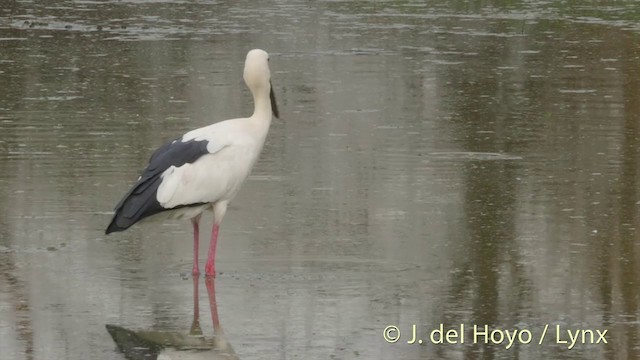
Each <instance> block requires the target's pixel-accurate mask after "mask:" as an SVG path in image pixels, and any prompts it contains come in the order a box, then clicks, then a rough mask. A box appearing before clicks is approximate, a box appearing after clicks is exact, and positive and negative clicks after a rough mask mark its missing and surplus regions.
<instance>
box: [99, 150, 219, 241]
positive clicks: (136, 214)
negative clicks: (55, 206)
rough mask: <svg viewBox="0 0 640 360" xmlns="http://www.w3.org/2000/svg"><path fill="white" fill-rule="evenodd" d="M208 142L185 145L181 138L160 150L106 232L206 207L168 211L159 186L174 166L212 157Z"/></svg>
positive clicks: (118, 207)
mask: <svg viewBox="0 0 640 360" xmlns="http://www.w3.org/2000/svg"><path fill="white" fill-rule="evenodd" d="M208 144H209V142H208V141H206V140H198V141H197V140H189V141H185V142H183V141H182V140H181V139H180V138H179V139H176V140H173V141H170V142H168V143H166V144H164V145H162V146H161V147H160V148H158V149H157V150H156V151H155V152H154V153H153V155H151V159H149V165H148V166H147V168H146V169H145V170H144V172H143V173H142V175H141V176H140V178H139V179H138V182H136V184H135V185H133V187H132V188H131V189H130V190H129V192H127V194H126V195H125V196H124V197H123V198H122V200H120V202H119V203H118V205H116V208H115V214H114V215H113V219H111V223H110V224H109V226H108V227H107V230H106V231H105V233H106V234H109V233H112V232H116V231H123V230H126V229H128V228H129V227H131V225H133V224H135V223H136V222H138V221H140V220H142V219H144V218H146V217H148V216H151V215H155V214H157V213H159V212H162V211H166V210H173V209H177V208H179V207H184V206H196V205H202V204H203V203H198V204H189V205H181V206H178V207H174V208H164V207H162V205H160V203H159V202H158V200H157V191H158V187H159V186H160V184H161V183H162V177H161V175H162V173H163V172H164V171H165V170H167V169H168V168H170V167H171V166H175V167H180V166H182V165H184V164H188V163H189V164H190V163H193V162H195V161H196V160H198V159H199V158H200V157H201V156H203V155H206V154H209V151H208V150H207V145H208Z"/></svg>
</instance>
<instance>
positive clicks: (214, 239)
mask: <svg viewBox="0 0 640 360" xmlns="http://www.w3.org/2000/svg"><path fill="white" fill-rule="evenodd" d="M219 229H220V226H218V224H215V223H214V224H213V230H211V243H210V244H209V255H208V257H207V264H206V265H205V267H204V273H205V275H207V276H213V277H215V276H216V265H215V263H216V245H217V244H218V230H219Z"/></svg>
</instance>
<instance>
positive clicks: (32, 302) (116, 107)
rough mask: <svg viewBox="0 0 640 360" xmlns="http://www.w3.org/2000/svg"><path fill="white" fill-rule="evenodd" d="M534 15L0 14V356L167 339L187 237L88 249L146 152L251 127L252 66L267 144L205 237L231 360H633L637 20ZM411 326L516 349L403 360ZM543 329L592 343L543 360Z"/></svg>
mask: <svg viewBox="0 0 640 360" xmlns="http://www.w3.org/2000/svg"><path fill="white" fill-rule="evenodd" d="M558 4H560V5H557V4H550V3H547V2H536V1H522V2H519V1H518V2H500V1H492V2H476V1H454V2H449V1H435V2H430V3H429V4H427V5H426V4H423V3H414V2H347V1H323V2H313V3H306V2H299V1H293V2H284V3H282V2H261V3H260V4H258V3H255V2H248V1H243V2H225V1H220V2H217V1H204V0H203V1H100V2H98V1H73V2H72V1H49V2H46V4H44V3H43V4H41V3H39V2H9V4H5V5H4V6H3V8H2V10H1V12H0V84H2V87H1V88H0V94H1V96H0V349H2V358H3V359H5V358H6V359H88V358H91V359H123V358H124V355H123V354H122V353H121V352H120V351H119V349H118V348H117V347H116V344H115V342H114V340H113V339H112V337H111V336H110V334H109V332H108V331H107V329H106V328H105V326H106V325H107V324H111V325H116V326H120V327H122V328H125V329H133V330H135V331H160V332H185V333H187V332H188V330H189V328H190V325H191V324H192V320H193V305H194V304H193V290H194V288H193V283H192V281H190V276H189V275H188V273H189V271H190V269H191V263H190V261H191V246H192V243H191V232H190V231H191V229H190V226H189V224H188V223H186V222H179V221H177V222H164V223H149V224H141V225H139V226H136V227H134V228H132V229H131V230H129V231H127V232H124V233H121V234H117V235H111V236H108V237H107V236H105V235H103V231H104V228H105V227H106V225H107V224H108V222H109V219H110V211H111V209H112V208H113V206H114V205H115V204H116V203H117V201H118V200H119V199H120V196H122V194H124V192H125V191H126V190H127V189H128V187H129V186H130V185H131V184H132V183H133V181H134V180H135V178H136V177H137V175H138V173H139V171H140V170H141V169H142V168H143V167H144V164H145V162H146V161H147V160H148V157H149V155H150V153H151V152H152V151H153V149H155V147H157V146H158V145H160V144H161V143H162V142H163V141H164V140H166V139H169V138H171V137H174V136H175V135H177V134H181V133H183V132H185V131H187V130H189V129H192V128H196V127H200V126H204V125H207V124H210V123H212V122H216V121H219V120H223V119H227V118H232V117H238V116H247V115H249V114H250V113H251V106H252V104H251V98H250V95H249V93H248V91H247V90H246V89H245V86H244V84H243V83H242V78H241V71H242V64H243V61H244V56H245V54H246V52H247V51H248V50H249V49H251V48H255V47H259V48H263V49H265V50H267V51H269V52H270V53H271V58H272V60H271V67H272V72H273V84H274V89H275V91H276V94H277V96H278V100H279V102H280V104H279V105H280V111H281V119H278V120H275V121H274V122H273V123H272V127H271V131H270V134H269V137H268V140H267V143H266V145H265V149H264V152H263V155H262V158H261V160H260V162H258V164H257V165H256V167H255V169H254V171H253V173H252V176H251V177H250V178H249V180H248V181H247V183H246V184H245V186H244V188H243V190H242V191H241V193H240V194H239V195H238V197H237V199H236V200H235V201H234V202H233V203H232V206H231V208H230V210H229V211H228V213H227V216H226V218H225V221H224V223H223V225H222V228H221V238H220V243H219V251H218V254H219V255H218V270H219V271H220V274H219V275H218V277H217V279H216V299H217V300H216V309H217V312H218V315H219V323H220V325H222V327H223V328H224V338H225V340H226V341H228V342H229V344H232V346H233V349H234V351H235V355H236V356H237V357H238V358H241V359H296V358H298V359H300V358H305V359H315V358H324V359H326V358H329V359H389V358H394V359H435V358H451V359H516V358H517V359H539V358H568V359H633V358H638V357H640V284H639V278H638V274H640V242H639V241H638V235H637V234H638V230H637V229H638V226H639V224H638V219H639V217H638V215H639V214H638V206H639V204H640V194H638V192H637V191H636V189H637V188H638V185H639V180H638V167H639V165H640V162H639V161H640V154H639V151H640V150H639V149H640V139H639V130H640V129H639V124H640V122H639V121H640V118H639V114H640V97H639V95H640V92H639V91H640V82H639V80H638V79H640V73H639V70H638V69H640V60H639V59H640V52H639V50H638V46H637V45H638V43H639V40H640V39H639V31H640V29H639V28H638V25H637V24H638V22H637V20H638V15H639V14H638V11H637V5H636V4H635V3H634V2H631V1H622V2H615V3H614V5H611V6H605V5H599V2H584V4H583V5H580V6H577V5H570V4H566V3H558ZM210 223H211V219H206V221H205V224H204V225H203V228H204V229H206V231H203V236H205V237H206V236H208V233H209V230H208V229H209V228H210ZM203 251H204V250H203ZM201 282H204V280H202V279H201ZM201 285H202V284H201ZM197 298H198V299H200V303H201V304H202V303H206V302H207V301H208V300H207V298H208V294H207V293H202V292H201V293H200V294H199V295H198V296H197ZM211 311H212V310H211V309H210V308H209V307H208V306H207V307H204V308H203V309H201V317H202V320H201V325H202V331H203V333H205V335H207V336H211V335H212V334H213V333H214V327H215V326H214V322H213V321H209V319H210V315H209V312H211ZM205 319H206V320H205ZM413 324H416V326H417V328H418V329H420V331H422V332H424V333H428V332H429V331H431V330H432V329H436V328H438V327H439V325H440V324H444V327H445V328H455V327H459V325H460V324H465V326H466V327H467V329H468V330H469V329H471V328H472V327H473V325H478V326H484V325H485V324H487V325H489V326H490V327H491V328H492V329H508V330H513V329H520V330H529V331H530V332H531V333H532V334H533V336H534V339H533V341H532V342H531V343H530V344H517V345H515V346H513V347H511V348H509V349H506V348H505V347H506V344H501V345H495V344H491V343H488V344H485V343H484V342H483V341H481V342H479V343H475V344H474V343H473V342H472V341H471V340H472V338H471V335H472V334H471V332H469V333H468V334H467V341H466V343H464V344H456V345H454V344H442V345H434V344H432V343H431V342H429V341H428V336H424V337H423V339H424V340H425V342H424V343H423V344H422V345H418V344H413V345H410V344H407V341H408V340H410V339H409V338H407V337H408V336H409V334H410V332H411V329H412V325H413ZM389 325H394V326H398V328H399V329H400V330H401V331H402V338H401V339H400V340H399V341H398V342H396V343H393V344H390V343H388V342H386V341H385V340H384V339H383V329H384V328H385V327H387V326H389ZM545 325H549V326H550V330H549V334H548V335H547V338H546V340H545V341H544V342H543V344H541V345H539V344H538V343H537V340H538V339H539V337H540V334H541V333H542V331H543V329H544V327H545ZM556 325H558V326H561V327H562V329H571V330H576V329H578V330H580V329H591V330H593V331H594V332H595V330H596V329H598V330H601V331H602V330H605V329H606V330H608V332H607V335H606V339H607V342H608V343H607V344H603V343H599V344H581V343H579V344H577V345H576V346H575V347H573V348H572V349H571V350H568V349H567V347H568V345H566V344H562V343H558V342H557V338H556V336H557V334H555V329H556ZM596 340H597V336H596Z"/></svg>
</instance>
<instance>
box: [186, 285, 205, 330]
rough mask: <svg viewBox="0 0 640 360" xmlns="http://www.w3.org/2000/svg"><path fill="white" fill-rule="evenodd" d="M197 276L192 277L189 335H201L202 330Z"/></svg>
mask: <svg viewBox="0 0 640 360" xmlns="http://www.w3.org/2000/svg"><path fill="white" fill-rule="evenodd" d="M198 280H200V277H199V276H194V277H193V322H192V323H191V330H190V331H189V335H202V328H201V327H200V298H199V294H200V292H199V291H198V285H199V284H198Z"/></svg>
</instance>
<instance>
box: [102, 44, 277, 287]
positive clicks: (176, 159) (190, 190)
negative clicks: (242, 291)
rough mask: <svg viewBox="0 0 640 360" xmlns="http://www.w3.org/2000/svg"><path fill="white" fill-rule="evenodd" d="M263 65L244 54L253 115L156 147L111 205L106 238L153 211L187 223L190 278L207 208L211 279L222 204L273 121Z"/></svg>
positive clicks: (262, 59)
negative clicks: (190, 234)
mask: <svg viewBox="0 0 640 360" xmlns="http://www.w3.org/2000/svg"><path fill="white" fill-rule="evenodd" d="M268 61H269V55H268V54H267V53H266V52H264V51H262V50H259V49H254V50H251V51H249V53H248V54H247V58H246V61H245V65H244V81H245V83H246V84H247V86H248V87H249V89H250V90H251V94H252V95H253V101H254V112H253V115H251V116H250V117H248V118H240V119H232V120H226V121H222V122H218V123H215V124H213V125H209V126H205V127H202V128H199V129H195V130H193V131H190V132H188V133H186V134H184V135H182V136H181V137H179V138H177V139H175V140H173V141H170V142H168V143H166V144H164V145H163V146H161V147H160V148H158V149H157V150H156V151H155V152H154V153H153V155H151V159H150V160H149V165H148V166H147V168H146V169H145V170H144V172H143V173H142V175H141V176H140V177H139V178H138V182H136V184H135V185H134V186H133V187H132V188H131V190H129V192H128V193H127V194H126V195H125V196H124V198H123V199H122V200H121V201H120V203H118V205H117V206H116V209H115V214H114V216H113V219H112V220H111V223H110V224H109V226H108V227H107V230H106V233H107V234H109V233H112V232H116V231H123V230H126V229H128V228H129V227H130V226H131V225H133V224H135V223H136V222H138V221H140V220H142V219H144V218H146V217H149V216H152V215H155V214H158V213H166V214H168V215H169V217H171V218H188V219H191V222H192V224H193V241H194V242H193V245H194V246H193V274H194V275H197V274H199V270H198V242H199V225H198V224H199V221H200V216H201V215H202V213H203V212H204V211H205V210H211V211H213V215H214V224H213V229H212V232H211V243H210V245H209V254H208V257H207V263H206V265H205V273H206V275H213V276H215V264H214V262H215V255H216V243H217V241H218V229H219V226H220V223H221V222H222V218H223V217H224V214H225V212H226V211H227V205H228V204H229V201H231V199H233V198H234V197H235V195H236V194H237V193H238V190H240V186H241V185H242V183H243V182H244V180H245V179H246V178H247V176H248V175H249V173H250V172H251V168H252V167H253V164H254V163H255V162H256V160H257V158H258V155H259V154H260V151H261V150H262V146H263V145H264V141H265V138H266V136H267V132H268V130H269V124H270V123H271V118H272V114H273V115H275V116H276V117H278V107H277V105H276V101H275V97H274V94H273V89H272V88H271V72H270V70H269V62H268Z"/></svg>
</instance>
